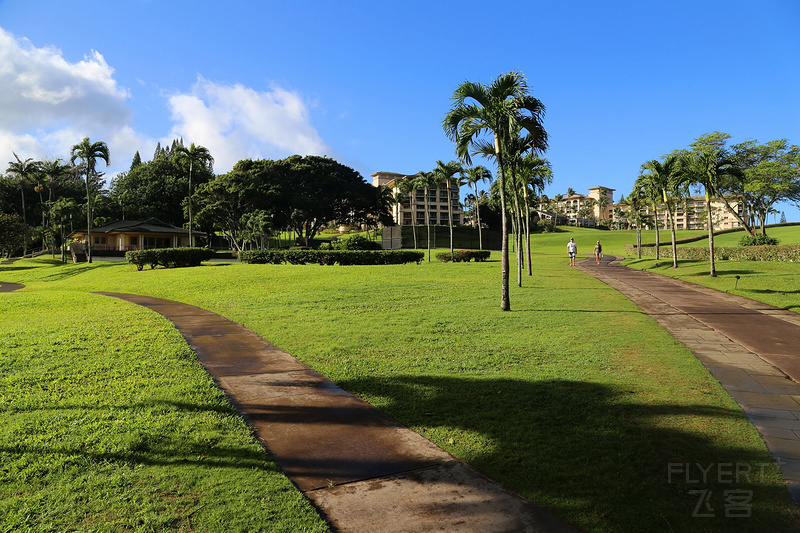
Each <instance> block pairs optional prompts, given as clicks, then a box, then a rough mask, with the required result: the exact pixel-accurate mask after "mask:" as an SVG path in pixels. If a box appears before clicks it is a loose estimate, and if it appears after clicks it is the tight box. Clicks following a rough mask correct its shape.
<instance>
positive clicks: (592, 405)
mask: <svg viewBox="0 0 800 533" xmlns="http://www.w3.org/2000/svg"><path fill="white" fill-rule="evenodd" d="M339 384H340V385H341V386H342V387H344V388H345V389H347V390H349V391H351V392H353V393H355V394H359V395H362V396H364V397H367V398H374V399H375V400H374V402H375V403H376V404H377V405H379V406H380V407H381V408H382V409H383V410H384V411H385V412H387V413H388V414H389V415H391V416H393V417H395V418H396V419H397V420H398V421H400V423H402V424H404V425H407V426H409V427H411V428H412V429H415V430H417V431H419V432H421V433H422V434H423V435H426V436H428V437H429V438H431V437H433V440H435V441H439V442H438V444H440V445H441V446H443V447H445V448H446V449H448V450H449V451H451V452H452V453H454V454H456V455H457V456H459V457H461V458H463V459H465V460H467V461H468V462H469V463H470V464H472V465H473V466H475V467H476V468H478V469H479V470H481V471H482V472H484V473H485V474H487V475H489V476H491V477H493V478H494V479H497V480H499V481H501V482H502V483H504V484H505V485H506V486H508V487H509V488H511V489H513V490H515V491H517V492H519V493H520V494H522V495H524V496H526V497H527V498H529V499H531V500H532V501H533V502H535V503H538V504H540V505H544V506H545V507H546V508H548V509H549V510H550V511H551V512H553V513H554V514H556V515H557V516H559V517H560V518H561V519H563V520H565V521H566V522H568V523H571V524H573V525H576V526H578V527H580V528H582V529H586V530H602V531H698V530H700V529H702V530H703V531H732V530H736V531H762V530H772V531H794V530H798V524H797V523H796V522H795V521H794V520H795V519H794V518H793V517H792V514H791V511H789V510H787V508H788V509H794V506H793V505H792V504H791V503H790V501H789V495H788V492H787V491H786V489H785V488H784V487H783V486H782V485H781V483H780V482H779V481H777V482H776V478H775V477H772V478H770V477H769V476H770V475H771V476H775V475H776V474H775V472H776V471H775V469H774V466H773V465H772V464H771V461H772V458H771V456H770V455H769V453H767V452H766V450H758V451H753V450H752V449H750V448H747V447H742V446H738V445H737V444H736V442H734V441H735V435H736V434H737V433H736V431H734V432H731V433H730V434H729V435H733V436H730V437H729V438H730V439H731V440H729V441H722V439H720V438H719V437H717V436H715V435H714V432H713V431H710V432H708V433H706V432H705V431H704V430H703V428H704V427H714V426H716V425H718V424H734V425H735V424H738V425H740V427H741V428H744V429H749V428H748V427H747V426H748V425H749V422H747V421H746V419H745V418H744V416H743V415H742V413H741V411H739V410H738V409H726V408H719V407H714V406H711V405H682V404H681V403H680V402H676V403H675V404H641V403H634V402H632V401H631V398H633V396H631V394H632V393H633V391H628V390H624V389H612V388H611V387H608V386H605V385H601V384H597V383H589V382H579V381H561V380H549V381H537V382H534V381H523V380H516V379H481V378H461V377H449V376H448V377H438V376H396V377H392V378H375V377H360V378H354V379H348V380H346V381H342V382H340V383H339ZM684 424H685V425H686V426H687V428H689V427H690V428H692V429H683V425H684ZM476 443H477V445H476ZM687 464H688V465H689V466H688V467H686V466H685V465H687ZM697 464H699V465H702V467H703V468H704V469H708V465H721V464H731V465H749V467H750V468H751V469H752V471H754V472H756V471H759V470H758V468H764V469H766V471H767V472H768V473H771V474H769V475H767V480H766V482H764V479H763V476H762V477H760V478H759V477H758V476H750V478H749V479H744V477H742V478H741V479H739V480H738V482H736V480H734V482H732V483H724V481H725V480H723V483H720V482H719V479H718V475H717V474H718V473H719V472H720V471H722V470H721V469H718V468H717V467H716V466H712V467H711V469H710V470H708V472H709V473H708V474H707V479H706V482H703V483H692V482H687V475H688V476H689V478H690V480H693V479H694V478H697V477H698V476H700V475H701V473H700V470H699V469H698V468H699V467H697V466H695V465H697ZM757 465H768V466H762V467H759V466H757ZM744 468H745V467H744V466H742V469H744ZM698 490H699V491H706V493H707V494H710V500H709V504H710V505H711V507H713V508H714V509H715V517H713V518H705V519H702V520H701V519H699V518H696V517H693V514H696V512H695V506H696V505H697V503H698V498H699V497H700V496H702V495H703V494H705V493H703V494H697V493H695V494H693V493H691V491H698ZM729 490H744V491H753V492H752V494H753V496H752V518H751V519H750V520H741V519H740V520H738V521H737V520H736V519H734V518H726V516H725V513H726V508H725V506H724V504H725V499H724V493H725V491H729ZM698 528H700V529H698Z"/></svg>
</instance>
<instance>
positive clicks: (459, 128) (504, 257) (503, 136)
mask: <svg viewBox="0 0 800 533" xmlns="http://www.w3.org/2000/svg"><path fill="white" fill-rule="evenodd" d="M543 116H544V105H542V103H541V102H540V101H539V100H538V99H536V98H534V97H533V96H530V94H529V93H528V83H527V81H526V80H525V77H524V76H522V74H520V73H518V72H509V73H507V74H502V75H500V76H498V77H497V78H495V79H494V80H493V81H492V83H491V84H490V85H488V86H487V85H482V84H480V83H473V82H468V81H465V82H464V83H462V84H461V85H459V86H458V87H457V88H456V90H455V92H454V93H453V105H452V107H451V109H450V111H449V112H448V113H447V114H446V115H445V117H444V120H443V126H444V130H445V133H446V134H447V136H448V137H449V138H450V139H451V140H452V141H453V142H454V143H455V145H456V154H457V155H458V157H459V159H460V160H461V161H462V162H464V163H466V164H467V165H470V164H471V163H472V161H471V154H470V148H472V147H473V146H474V144H475V142H476V141H478V140H479V139H480V137H481V136H482V135H484V134H486V133H490V134H491V135H492V137H493V139H494V148H495V155H496V156H497V166H498V169H499V173H498V179H499V181H500V186H499V190H500V212H501V213H502V230H501V235H502V238H501V242H502V250H501V267H500V268H501V297H500V309H501V310H503V311H509V310H510V309H511V302H510V298H509V287H508V222H507V220H506V205H505V204H506V200H505V183H504V182H505V176H504V175H503V169H504V168H505V159H504V152H503V150H504V147H505V146H506V145H507V144H508V141H509V139H510V138H511V136H512V135H513V134H516V133H517V132H522V131H525V132H526V133H525V138H526V139H529V140H530V141H529V142H527V143H526V144H528V145H530V146H535V147H536V149H537V150H540V151H544V150H545V149H546V148H547V132H546V131H545V129H544V127H543V126H542V118H543Z"/></svg>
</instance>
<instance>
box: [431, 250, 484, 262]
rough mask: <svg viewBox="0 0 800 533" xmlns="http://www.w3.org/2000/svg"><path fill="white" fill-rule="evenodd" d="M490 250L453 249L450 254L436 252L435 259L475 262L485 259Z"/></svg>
mask: <svg viewBox="0 0 800 533" xmlns="http://www.w3.org/2000/svg"><path fill="white" fill-rule="evenodd" d="M490 255H492V252H490V251H488V250H455V251H454V252H453V253H452V254H451V253H450V252H442V253H439V254H436V259H438V260H439V261H444V262H445V263H449V262H450V261H452V262H453V263H469V262H470V261H471V260H473V259H474V260H475V262H476V263H479V262H483V261H486V260H487V259H489V256H490Z"/></svg>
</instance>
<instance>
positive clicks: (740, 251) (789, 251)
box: [625, 244, 800, 263]
mask: <svg viewBox="0 0 800 533" xmlns="http://www.w3.org/2000/svg"><path fill="white" fill-rule="evenodd" d="M625 250H626V253H627V254H628V255H630V256H635V255H636V246H634V245H631V244H627V245H625ZM655 255H656V249H655V248H654V247H647V248H645V247H642V257H655ZM661 257H664V258H672V248H670V247H668V246H665V247H662V248H661ZM678 259H689V260H701V261H708V247H705V246H701V247H694V246H692V247H681V248H678ZM714 259H717V260H721V261H780V262H789V263H796V262H800V245H797V244H791V245H783V246H774V245H771V246H744V247H742V246H740V247H730V246H725V247H716V248H714Z"/></svg>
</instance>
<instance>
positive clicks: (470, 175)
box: [464, 165, 492, 250]
mask: <svg viewBox="0 0 800 533" xmlns="http://www.w3.org/2000/svg"><path fill="white" fill-rule="evenodd" d="M464 180H465V181H464V183H465V184H467V185H472V187H473V189H474V190H475V205H474V208H475V216H476V217H477V220H478V248H479V249H480V250H483V232H482V228H481V212H480V209H478V201H479V200H480V194H478V183H479V182H481V181H489V182H491V181H492V173H491V172H490V171H489V169H488V168H486V167H484V166H482V165H476V166H474V167H469V168H467V169H466V170H465V177H464Z"/></svg>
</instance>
